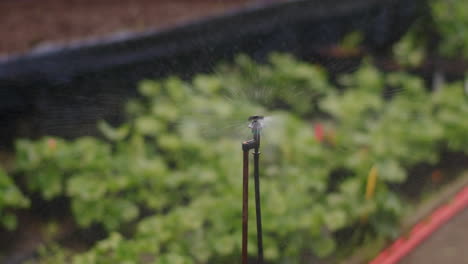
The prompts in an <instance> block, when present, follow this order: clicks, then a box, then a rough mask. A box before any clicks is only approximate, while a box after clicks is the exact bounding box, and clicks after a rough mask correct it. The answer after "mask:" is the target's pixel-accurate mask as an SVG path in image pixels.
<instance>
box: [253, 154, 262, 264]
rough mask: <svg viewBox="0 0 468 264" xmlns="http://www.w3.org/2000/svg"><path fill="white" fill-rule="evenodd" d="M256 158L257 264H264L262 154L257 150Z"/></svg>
mask: <svg viewBox="0 0 468 264" xmlns="http://www.w3.org/2000/svg"><path fill="white" fill-rule="evenodd" d="M253 156H254V182H255V210H256V218H257V249H258V257H257V264H263V238H262V236H263V234H262V213H261V210H260V179H259V178H260V177H259V165H258V163H259V162H258V161H259V158H260V152H259V151H258V148H255V152H254V153H253Z"/></svg>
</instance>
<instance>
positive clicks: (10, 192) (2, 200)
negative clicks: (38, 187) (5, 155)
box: [0, 167, 29, 230]
mask: <svg viewBox="0 0 468 264" xmlns="http://www.w3.org/2000/svg"><path fill="white" fill-rule="evenodd" d="M28 206H29V200H28V199H27V198H26V197H25V196H24V195H23V194H22V193H21V191H20V190H19V189H18V187H17V186H16V185H15V183H14V182H13V180H12V179H11V178H10V177H9V176H8V175H7V174H6V173H5V171H4V170H3V169H2V168H1V167H0V226H3V227H5V228H7V229H10V230H11V229H15V228H16V225H17V223H16V217H15V215H14V214H13V213H12V212H9V209H13V208H25V207H28Z"/></svg>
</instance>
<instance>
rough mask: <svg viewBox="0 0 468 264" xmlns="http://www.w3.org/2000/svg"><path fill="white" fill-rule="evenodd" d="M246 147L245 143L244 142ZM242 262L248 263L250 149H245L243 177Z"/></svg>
mask: <svg viewBox="0 0 468 264" xmlns="http://www.w3.org/2000/svg"><path fill="white" fill-rule="evenodd" d="M242 146H243V147H244V144H242ZM242 181H243V182H242V264H247V231H248V224H249V222H248V220H249V150H246V149H244V170H243V177H242Z"/></svg>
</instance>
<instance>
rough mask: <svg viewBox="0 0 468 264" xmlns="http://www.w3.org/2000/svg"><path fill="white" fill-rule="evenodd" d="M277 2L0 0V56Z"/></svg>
mask: <svg viewBox="0 0 468 264" xmlns="http://www.w3.org/2000/svg"><path fill="white" fill-rule="evenodd" d="M274 1H281V0H229V1H226V0H197V1H193V0H121V1H114V0H1V1H0V35H1V36H2V40H1V41H0V56H4V55H12V54H21V53H25V52H27V51H29V50H31V49H34V48H36V47H38V46H41V45H43V44H47V43H61V44H63V43H70V42H73V41H76V40H83V39H89V38H96V37H102V36H105V35H110V34H114V33H117V32H128V31H131V32H140V31H143V30H147V29H164V28H168V27H171V26H175V25H178V24H182V23H185V22H188V21H194V20H197V19H200V18H203V17H209V16H216V15H220V14H223V13H226V12H230V11H235V10H238V9H242V8H246V7H249V6H255V5H263V4H267V3H269V2H274Z"/></svg>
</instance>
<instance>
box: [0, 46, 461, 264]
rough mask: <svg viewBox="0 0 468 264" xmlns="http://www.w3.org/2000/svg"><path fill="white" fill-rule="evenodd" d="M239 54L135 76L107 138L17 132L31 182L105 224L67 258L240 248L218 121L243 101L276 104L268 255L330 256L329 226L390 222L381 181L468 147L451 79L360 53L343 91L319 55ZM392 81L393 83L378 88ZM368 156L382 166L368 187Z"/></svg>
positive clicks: (205, 259)
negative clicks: (385, 68) (258, 58)
mask: <svg viewBox="0 0 468 264" xmlns="http://www.w3.org/2000/svg"><path fill="white" fill-rule="evenodd" d="M236 62H237V63H236V64H235V65H222V66H221V67H220V68H219V69H218V71H217V72H216V74H210V75H206V74H203V75H198V76H196V77H194V79H193V80H192V81H191V82H184V81H181V80H180V79H178V78H175V77H170V78H167V79H165V80H157V81H156V80H145V81H143V82H141V84H140V86H139V91H140V93H141V97H139V98H137V99H133V100H131V101H130V102H129V103H128V105H127V112H128V115H129V116H128V122H127V123H125V124H122V125H121V126H120V127H117V128H113V127H111V126H110V125H108V124H106V123H100V124H99V128H100V129H101V131H102V133H103V135H104V136H105V139H96V138H90V137H84V138H79V139H76V140H72V141H65V140H63V139H59V138H44V139H42V140H39V141H30V140H20V141H18V142H17V160H16V169H15V171H14V172H13V174H21V175H23V176H24V177H25V178H26V179H27V183H28V188H29V190H31V191H37V192H39V193H41V195H42V196H43V197H44V198H45V199H52V198H54V197H57V196H66V197H69V198H70V200H71V206H72V210H73V214H74V217H75V219H76V221H77V223H79V224H80V225H82V226H84V227H86V226H89V225H90V224H93V223H98V224H102V225H103V226H104V227H105V228H106V229H107V230H108V231H109V236H108V238H107V239H105V240H102V241H99V242H98V243H97V244H96V245H95V246H94V247H93V248H92V249H90V250H89V251H88V252H85V253H83V254H78V255H75V256H73V258H72V259H73V262H74V263H134V262H139V263H140V262H141V263H144V262H154V263H160V264H163V263H176V264H177V263H232V262H235V261H237V260H238V256H239V253H240V246H241V245H240V236H241V235H240V234H241V230H240V227H241V226H240V219H241V206H240V205H241V204H240V201H241V177H240V174H241V170H240V167H241V157H240V156H241V155H240V150H241V148H240V142H241V140H243V139H246V138H239V137H238V135H237V133H234V132H233V131H231V130H225V129H222V127H223V126H224V125H223V124H226V123H227V122H232V121H234V120H246V118H247V117H248V116H250V115H252V114H257V113H261V114H263V113H267V114H270V115H272V116H274V125H272V127H271V128H267V129H266V132H265V135H264V141H263V142H264V143H263V146H262V164H261V166H262V168H263V170H262V176H261V177H262V205H263V208H262V209H263V212H262V214H263V217H264V231H265V238H264V244H265V257H266V258H267V259H268V260H270V261H274V262H276V263H280V262H286V261H288V262H289V263H297V262H299V259H300V258H301V255H303V254H306V253H308V252H310V251H312V252H314V253H315V254H316V255H317V256H320V257H325V256H328V255H330V254H332V253H333V252H336V251H337V250H340V249H341V248H342V247H345V246H343V244H346V243H342V242H340V241H337V240H336V237H337V234H338V233H339V232H340V231H343V230H345V229H350V228H356V230H357V231H356V232H362V233H365V234H366V235H372V234H378V235H379V236H382V237H389V236H395V235H396V234H397V232H398V231H397V230H398V229H397V227H398V219H399V217H400V216H401V214H402V213H403V211H404V206H403V203H402V201H401V198H399V196H398V195H397V194H396V193H395V192H394V191H392V190H390V189H389V188H388V184H389V183H401V182H404V181H405V180H406V179H407V177H409V175H408V174H407V171H408V168H411V167H412V166H414V165H416V164H418V163H421V162H431V163H436V162H437V161H438V159H439V153H440V151H441V149H443V148H445V147H447V148H449V149H450V150H454V151H464V152H465V153H468V148H467V146H468V144H467V143H468V142H467V138H466V135H467V134H468V125H467V124H466V122H463V121H462V120H463V117H464V116H466V114H467V113H468V108H467V107H468V99H467V97H466V95H465V94H464V91H463V89H462V85H461V84H460V83H454V84H450V85H448V86H447V87H444V88H443V89H441V90H439V91H436V92H432V93H431V92H429V91H427V90H426V89H425V87H424V83H423V81H422V80H421V79H420V78H418V77H415V76H411V75H408V74H404V73H391V74H384V73H382V72H380V71H378V70H377V69H376V68H375V67H374V66H372V65H371V64H370V63H364V64H363V65H362V67H361V68H359V69H358V70H357V71H356V72H355V73H353V74H350V75H345V76H342V77H341V78H339V82H340V85H341V86H343V87H345V89H342V90H340V91H339V90H337V89H333V86H332V85H331V84H330V83H329V82H328V80H327V76H326V74H325V72H324V71H323V70H322V69H320V68H318V67H316V66H314V65H310V64H307V63H304V62H299V61H297V60H295V59H293V58H292V57H290V56H286V55H278V54H275V55H273V56H272V57H271V60H270V64H267V65H258V64H256V63H254V62H252V61H251V60H250V59H249V58H247V57H245V56H240V57H238V58H237V60H236ZM388 88H391V89H399V90H401V91H402V92H399V93H394V94H393V95H392V97H393V98H391V99H388V98H386V96H384V95H385V94H386V91H387V89H388ZM323 116H327V118H326V119H325V120H322V119H320V117H323ZM311 118H312V119H313V122H314V123H316V122H321V123H323V124H325V125H326V128H327V142H320V141H318V140H316V139H315V138H314V130H313V127H312V125H311V121H310V119H311ZM243 124H244V125H246V122H245V121H244V123H243ZM243 129H244V130H247V128H246V126H245V128H244V127H243ZM373 166H375V167H376V168H377V170H378V173H379V180H378V182H377V185H376V192H375V195H374V196H373V197H372V198H371V199H366V198H365V186H366V180H367V175H368V172H369V170H370V169H371V168H372V167H373ZM336 175H338V176H339V179H338V180H337V179H336ZM6 179H8V178H6ZM0 201H1V200H0ZM250 202H253V201H250ZM250 208H253V204H251V205H250ZM363 219H366V221H363ZM251 220H252V221H253V220H254V219H253V218H252V219H251ZM251 226H254V223H253V222H252V223H251ZM249 232H250V233H249V240H250V245H251V246H252V248H249V251H250V252H251V253H254V248H253V245H255V243H254V242H255V229H253V228H251V229H250V230H249ZM338 242H340V243H338ZM346 242H349V243H348V245H346V246H350V245H356V244H359V242H353V241H352V239H351V238H350V239H349V240H347V241H346ZM59 255H60V254H59ZM60 258H63V256H61V255H60Z"/></svg>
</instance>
